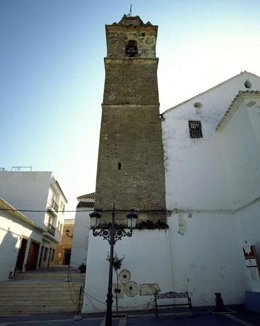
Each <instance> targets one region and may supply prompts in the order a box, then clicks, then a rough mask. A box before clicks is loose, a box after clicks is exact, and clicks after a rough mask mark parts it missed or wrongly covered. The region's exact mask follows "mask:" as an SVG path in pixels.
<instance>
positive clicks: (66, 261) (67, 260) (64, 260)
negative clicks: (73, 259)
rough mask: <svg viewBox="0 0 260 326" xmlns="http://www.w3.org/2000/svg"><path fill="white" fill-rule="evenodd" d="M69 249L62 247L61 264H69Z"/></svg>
mask: <svg viewBox="0 0 260 326" xmlns="http://www.w3.org/2000/svg"><path fill="white" fill-rule="evenodd" d="M70 256H71V249H64V258H63V265H69V264H70Z"/></svg>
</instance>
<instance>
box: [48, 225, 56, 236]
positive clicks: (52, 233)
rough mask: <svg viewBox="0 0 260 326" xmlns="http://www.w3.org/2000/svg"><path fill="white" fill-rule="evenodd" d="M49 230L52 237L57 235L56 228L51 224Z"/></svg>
mask: <svg viewBox="0 0 260 326" xmlns="http://www.w3.org/2000/svg"><path fill="white" fill-rule="evenodd" d="M47 229H48V232H49V233H50V234H51V235H53V236H54V235H55V227H54V226H53V225H52V224H51V223H49V224H48V226H47Z"/></svg>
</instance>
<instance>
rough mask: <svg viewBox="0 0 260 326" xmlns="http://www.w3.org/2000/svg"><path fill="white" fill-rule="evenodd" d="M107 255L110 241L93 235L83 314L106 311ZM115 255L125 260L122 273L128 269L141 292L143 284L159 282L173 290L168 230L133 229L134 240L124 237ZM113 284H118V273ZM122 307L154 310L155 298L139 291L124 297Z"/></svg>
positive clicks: (89, 253) (163, 287) (90, 243)
mask: <svg viewBox="0 0 260 326" xmlns="http://www.w3.org/2000/svg"><path fill="white" fill-rule="evenodd" d="M108 253H109V244H108V241H105V240H103V238H101V237H97V238H94V237H93V235H92V234H90V237H89V251H88V259H87V273H86V288H85V297H84V303H83V309H82V311H83V312H95V311H100V310H101V311H105V309H106V305H105V302H106V295H107V286H108V269H109V262H108V261H107V260H106V258H107V256H108ZM115 253H116V254H117V256H118V257H119V258H122V257H123V256H124V257H125V258H124V260H123V263H122V266H121V269H120V270H119V272H120V271H122V270H123V269H126V270H129V271H130V273H131V279H130V281H134V282H136V283H137V284H138V287H139V289H140V285H141V284H154V283H158V284H159V286H160V288H161V290H162V291H169V290H171V289H172V282H171V264H170V259H169V257H170V247H169V231H168V230H134V233H133V236H132V237H131V238H128V237H125V238H123V239H122V240H119V241H118V242H117V243H116V245H115ZM113 282H114V283H116V274H115V273H114V277H113ZM184 290H186V289H184ZM149 303H150V305H149ZM113 305H114V306H115V298H114V304H113ZM119 306H120V310H127V309H137V310H139V309H140V310H141V309H145V308H146V309H149V308H152V307H153V295H144V296H141V295H139V292H138V294H137V295H136V296H134V297H129V296H127V295H126V294H124V297H123V298H120V299H119Z"/></svg>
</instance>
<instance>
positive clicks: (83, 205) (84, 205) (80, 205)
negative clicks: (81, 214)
mask: <svg viewBox="0 0 260 326" xmlns="http://www.w3.org/2000/svg"><path fill="white" fill-rule="evenodd" d="M94 205H95V203H94V202H92V203H88V202H85V201H80V202H79V203H78V205H77V208H93V209H94Z"/></svg>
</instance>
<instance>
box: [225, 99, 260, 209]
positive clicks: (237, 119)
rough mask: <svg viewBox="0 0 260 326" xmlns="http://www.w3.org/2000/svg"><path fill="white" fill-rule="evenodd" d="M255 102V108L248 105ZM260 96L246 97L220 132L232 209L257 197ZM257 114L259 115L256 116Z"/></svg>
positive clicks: (258, 183) (259, 193) (259, 163)
mask: <svg viewBox="0 0 260 326" xmlns="http://www.w3.org/2000/svg"><path fill="white" fill-rule="evenodd" d="M252 102H255V105H254V106H248V104H249V105H251V104H250V103H252ZM258 106H259V107H260V95H253V94H252V95H251V96H250V97H245V98H244V99H242V100H241V102H240V103H239V107H238V108H237V109H236V110H235V112H234V114H233V115H232V117H231V118H230V120H228V122H227V123H226V124H225V126H224V127H223V130H222V129H221V130H220V131H219V135H220V137H221V147H222V149H223V151H222V154H223V156H224V158H225V167H226V170H227V179H228V180H229V185H230V187H229V192H230V194H231V195H232V208H236V209H238V208H239V207H241V206H243V205H246V204H248V203H250V202H251V201H253V200H255V199H256V198H257V197H259V196H260V146H259V140H258V136H259V135H260V114H259V112H260V109H259V108H258ZM257 112H258V114H257Z"/></svg>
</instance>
